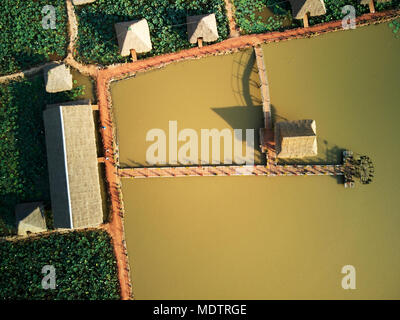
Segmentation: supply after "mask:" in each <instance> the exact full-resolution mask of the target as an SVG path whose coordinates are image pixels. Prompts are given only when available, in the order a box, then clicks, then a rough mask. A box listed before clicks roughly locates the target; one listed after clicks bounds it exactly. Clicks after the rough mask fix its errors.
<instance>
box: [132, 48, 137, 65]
mask: <svg viewBox="0 0 400 320" xmlns="http://www.w3.org/2000/svg"><path fill="white" fill-rule="evenodd" d="M131 57H132V61H133V62H135V61H137V54H136V50H135V49H131Z"/></svg>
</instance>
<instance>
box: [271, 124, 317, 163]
mask: <svg viewBox="0 0 400 320" xmlns="http://www.w3.org/2000/svg"><path fill="white" fill-rule="evenodd" d="M275 142H276V153H277V156H278V158H304V157H312V156H316V155H317V153H318V152H317V129H316V123H315V121H314V120H299V121H290V122H278V123H276V124H275Z"/></svg>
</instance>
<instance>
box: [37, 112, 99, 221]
mask: <svg viewBox="0 0 400 320" xmlns="http://www.w3.org/2000/svg"><path fill="white" fill-rule="evenodd" d="M44 124H45V129H46V148H47V162H48V167H49V180H50V195H51V204H52V210H53V216H54V226H55V227H56V228H85V227H95V226H98V225H100V224H101V223H102V222H103V212H102V200H101V195H100V180H99V172H98V162H97V150H96V141H95V127H94V122H93V111H92V106H91V105H70V104H64V105H52V106H48V107H47V109H46V110H45V111H44Z"/></svg>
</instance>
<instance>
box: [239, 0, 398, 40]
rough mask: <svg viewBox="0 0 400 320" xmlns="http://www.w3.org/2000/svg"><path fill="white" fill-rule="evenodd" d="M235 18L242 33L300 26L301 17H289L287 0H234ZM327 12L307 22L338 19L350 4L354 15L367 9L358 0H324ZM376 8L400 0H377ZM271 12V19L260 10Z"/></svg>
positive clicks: (367, 9)
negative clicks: (378, 0)
mask: <svg viewBox="0 0 400 320" xmlns="http://www.w3.org/2000/svg"><path fill="white" fill-rule="evenodd" d="M233 2H234V4H235V7H236V10H235V20H236V23H237V24H238V26H239V27H240V30H241V32H242V33H243V34H248V33H261V32H268V31H282V30H285V29H290V28H295V27H301V26H302V22H301V20H297V19H292V9H291V6H290V3H289V1H282V0H233ZM324 2H325V7H326V14H325V15H322V16H317V17H310V19H309V24H310V25H315V24H318V23H324V22H329V21H335V20H341V19H342V18H343V17H344V16H345V15H346V14H343V13H342V8H343V7H344V6H346V5H351V6H353V7H354V8H355V9H356V15H357V16H360V15H363V14H365V13H369V7H368V6H367V5H362V4H360V1H359V0H324ZM375 7H376V10H377V11H383V10H388V9H396V8H400V0H392V1H391V2H385V3H376V5H375ZM267 12H272V13H273V14H274V15H273V20H271V19H270V18H265V17H263V13H267Z"/></svg>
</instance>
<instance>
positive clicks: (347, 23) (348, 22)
mask: <svg viewBox="0 0 400 320" xmlns="http://www.w3.org/2000/svg"><path fill="white" fill-rule="evenodd" d="M342 14H344V15H345V16H344V17H343V19H342V28H343V29H344V30H349V29H355V28H356V9H355V8H354V7H353V6H351V5H347V6H344V7H343V8H342Z"/></svg>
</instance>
